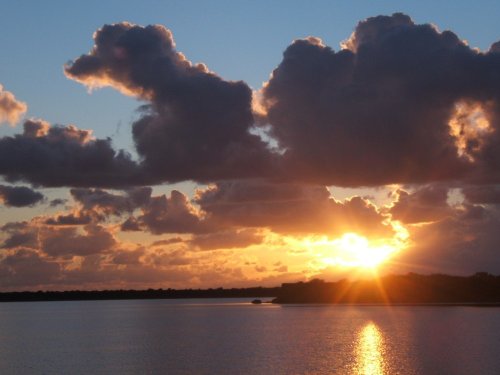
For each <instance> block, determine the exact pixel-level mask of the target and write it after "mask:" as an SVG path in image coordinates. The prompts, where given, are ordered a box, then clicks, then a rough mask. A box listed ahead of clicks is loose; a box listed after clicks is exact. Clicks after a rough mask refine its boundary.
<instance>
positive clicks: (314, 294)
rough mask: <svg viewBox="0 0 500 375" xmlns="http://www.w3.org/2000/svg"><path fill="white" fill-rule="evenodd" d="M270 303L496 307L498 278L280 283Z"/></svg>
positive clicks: (499, 294) (481, 275) (410, 277)
mask: <svg viewBox="0 0 500 375" xmlns="http://www.w3.org/2000/svg"><path fill="white" fill-rule="evenodd" d="M273 303H339V304H358V303H359V304H457V305H462V304H464V305H465V304H467V305H469V304H472V305H498V306H500V276H494V275H490V274H488V273H485V272H479V273H476V274H475V275H473V276H470V277H461V276H449V275H428V276H424V275H418V274H414V273H410V274H407V275H397V276H396V275H392V276H384V277H381V278H374V279H372V280H362V281H352V282H351V281H346V280H341V281H338V282H325V281H322V280H318V279H315V280H312V281H309V282H299V283H288V284H283V285H282V286H281V288H280V290H279V294H278V296H277V298H275V299H274V300H273Z"/></svg>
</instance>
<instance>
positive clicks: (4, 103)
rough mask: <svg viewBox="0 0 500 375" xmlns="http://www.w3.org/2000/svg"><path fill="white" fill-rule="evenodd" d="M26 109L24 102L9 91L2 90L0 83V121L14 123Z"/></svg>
mask: <svg viewBox="0 0 500 375" xmlns="http://www.w3.org/2000/svg"><path fill="white" fill-rule="evenodd" d="M27 109H28V106H27V105H26V103H23V102H21V101H19V100H17V99H16V97H15V96H14V95H13V94H12V93H11V92H9V91H6V90H4V88H3V86H2V85H0V123H2V122H8V123H9V124H11V125H15V124H16V123H18V122H19V120H20V119H21V116H22V115H23V114H24V113H25V112H26V110H27Z"/></svg>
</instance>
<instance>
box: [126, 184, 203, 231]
mask: <svg viewBox="0 0 500 375" xmlns="http://www.w3.org/2000/svg"><path fill="white" fill-rule="evenodd" d="M129 220H130V219H129ZM129 220H127V221H129ZM137 221H138V222H139V225H141V226H142V228H144V229H146V230H148V231H150V232H151V233H153V234H163V233H197V232H200V231H205V228H204V223H203V222H202V218H201V216H200V213H199V212H198V210H196V208H195V207H194V206H193V205H191V204H190V203H189V200H188V198H187V197H186V196H185V195H184V194H182V193H181V192H179V191H177V190H172V192H171V193H170V197H167V196H165V195H161V196H158V197H153V198H151V200H150V202H149V205H148V206H146V207H145V208H144V209H143V212H142V214H141V215H140V216H139V217H138V218H137ZM132 223H133V221H132V222H130V223H129V224H132Z"/></svg>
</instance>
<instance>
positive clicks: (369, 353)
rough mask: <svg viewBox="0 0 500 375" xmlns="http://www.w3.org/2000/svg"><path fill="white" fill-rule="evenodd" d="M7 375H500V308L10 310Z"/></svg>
mask: <svg viewBox="0 0 500 375" xmlns="http://www.w3.org/2000/svg"><path fill="white" fill-rule="evenodd" d="M0 374H391V375H392V374H405V375H406V374H439V375H440V374H467V375H471V374H500V308H478V307H392V308H387V307H368V306H366V307H365V306H358V307H353V306H350V307H349V306H325V305H319V306H316V305H315V306H310V305H290V306H276V305H271V304H263V305H251V304H250V303H249V302H248V299H244V300H242V299H229V300H228V299H224V300H213V299H212V300H140V301H82V302H26V303H2V304H0Z"/></svg>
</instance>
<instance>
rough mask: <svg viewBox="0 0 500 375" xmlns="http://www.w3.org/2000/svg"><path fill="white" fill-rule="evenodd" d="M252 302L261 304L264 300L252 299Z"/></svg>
mask: <svg viewBox="0 0 500 375" xmlns="http://www.w3.org/2000/svg"><path fill="white" fill-rule="evenodd" d="M252 303H253V304H254V305H260V304H261V303H262V300H260V299H254V300H253V301H252Z"/></svg>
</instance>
